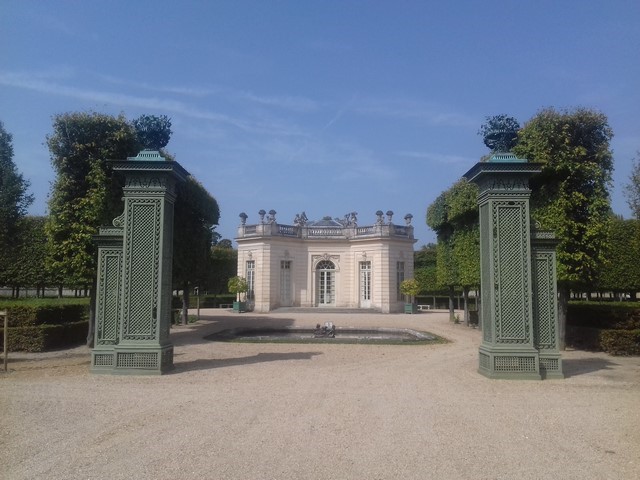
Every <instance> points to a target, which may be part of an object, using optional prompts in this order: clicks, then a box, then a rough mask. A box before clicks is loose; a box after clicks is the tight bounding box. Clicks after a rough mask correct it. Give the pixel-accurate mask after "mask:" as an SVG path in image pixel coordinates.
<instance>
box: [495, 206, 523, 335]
mask: <svg viewBox="0 0 640 480" xmlns="http://www.w3.org/2000/svg"><path fill="white" fill-rule="evenodd" d="M526 213H527V209H526V208H525V204H524V203H523V202H513V201H512V202H495V204H494V210H493V215H494V225H495V226H496V232H495V234H494V239H493V240H494V257H493V261H494V269H495V272H496V273H495V275H496V278H495V281H496V313H497V320H498V326H497V332H496V333H497V335H496V341H497V342H504V343H528V342H529V341H530V331H529V322H530V319H529V308H530V305H529V295H530V294H529V281H528V278H529V271H528V265H529V258H528V257H529V249H528V235H527V223H528V218H527V215H526Z"/></svg>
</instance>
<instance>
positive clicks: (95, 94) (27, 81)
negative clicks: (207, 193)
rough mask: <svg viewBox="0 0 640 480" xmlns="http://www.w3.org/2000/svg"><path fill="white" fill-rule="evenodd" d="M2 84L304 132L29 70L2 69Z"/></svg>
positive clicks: (262, 129) (245, 126) (255, 129)
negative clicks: (49, 78)
mask: <svg viewBox="0 0 640 480" xmlns="http://www.w3.org/2000/svg"><path fill="white" fill-rule="evenodd" d="M0 85H5V86H8V87H15V88H22V89H27V90H32V91H36V92H40V93H45V94H49V95H58V96H66V97H71V98H75V99H78V100H83V101H87V102H92V103H98V104H107V105H116V106H123V107H135V108H143V109H148V110H152V111H166V112H171V113H175V114H180V115H184V116H186V117H190V118H193V119H196V120H208V121H212V122H218V123H223V124H227V125H231V126H233V127H236V128H238V129H240V130H243V131H246V132H251V133H261V134H270V135H285V136H290V135H294V136H297V135H305V133H304V132H303V131H302V130H301V129H300V128H299V127H297V126H295V125H291V124H289V123H286V122H282V121H279V120H276V119H272V118H269V119H259V120H251V119H249V120H245V119H241V118H238V117H232V116H230V115H226V114H222V113H217V112H212V111H210V110H203V109H200V108H197V107H192V106H190V105H189V104H186V103H184V102H181V101H177V100H169V99H164V98H157V97H142V96H134V95H127V94H121V93H115V92H103V91H98V90H91V89H85V88H80V87H69V86H65V85H60V84H58V83H54V82H50V81H46V80H40V79H39V78H37V77H32V76H30V75H28V74H27V75H25V74H20V73H0Z"/></svg>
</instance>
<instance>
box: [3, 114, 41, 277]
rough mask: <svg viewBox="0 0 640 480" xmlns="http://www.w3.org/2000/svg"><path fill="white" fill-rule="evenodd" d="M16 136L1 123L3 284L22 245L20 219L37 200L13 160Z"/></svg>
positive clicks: (13, 265) (10, 273) (9, 275)
mask: <svg viewBox="0 0 640 480" xmlns="http://www.w3.org/2000/svg"><path fill="white" fill-rule="evenodd" d="M12 142H13V137H12V135H11V134H10V133H8V132H7V131H6V130H5V128H4V124H3V123H2V122H0V284H2V285H10V284H11V279H12V278H13V274H12V273H13V272H11V271H10V269H11V268H12V267H15V255H16V253H15V252H16V249H17V248H18V246H19V232H20V226H19V223H20V220H21V219H22V218H23V217H24V215H25V214H26V212H27V208H28V207H29V205H31V203H32V202H33V195H30V194H28V193H27V190H28V188H29V182H28V181H27V180H25V179H24V178H23V176H22V175H21V174H20V173H18V170H17V169H16V165H15V163H14V161H13V143H12Z"/></svg>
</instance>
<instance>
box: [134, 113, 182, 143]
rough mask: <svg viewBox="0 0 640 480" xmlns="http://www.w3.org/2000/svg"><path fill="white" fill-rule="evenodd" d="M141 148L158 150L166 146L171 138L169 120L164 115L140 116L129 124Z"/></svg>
mask: <svg viewBox="0 0 640 480" xmlns="http://www.w3.org/2000/svg"><path fill="white" fill-rule="evenodd" d="M131 124H132V125H133V128H134V129H135V131H136V136H137V138H138V142H139V143H140V145H141V147H142V148H144V149H147V150H160V149H162V148H164V147H166V146H167V143H169V139H170V138H171V134H172V133H173V132H172V131H171V119H170V118H169V117H167V116H166V115H160V116H157V115H140V116H139V117H138V118H136V119H135V120H134V121H133V122H131Z"/></svg>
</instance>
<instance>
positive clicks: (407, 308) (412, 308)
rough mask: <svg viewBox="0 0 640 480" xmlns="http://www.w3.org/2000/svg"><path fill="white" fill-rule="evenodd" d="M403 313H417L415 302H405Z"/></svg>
mask: <svg viewBox="0 0 640 480" xmlns="http://www.w3.org/2000/svg"><path fill="white" fill-rule="evenodd" d="M404 313H418V305H417V304H415V303H405V304H404Z"/></svg>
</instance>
